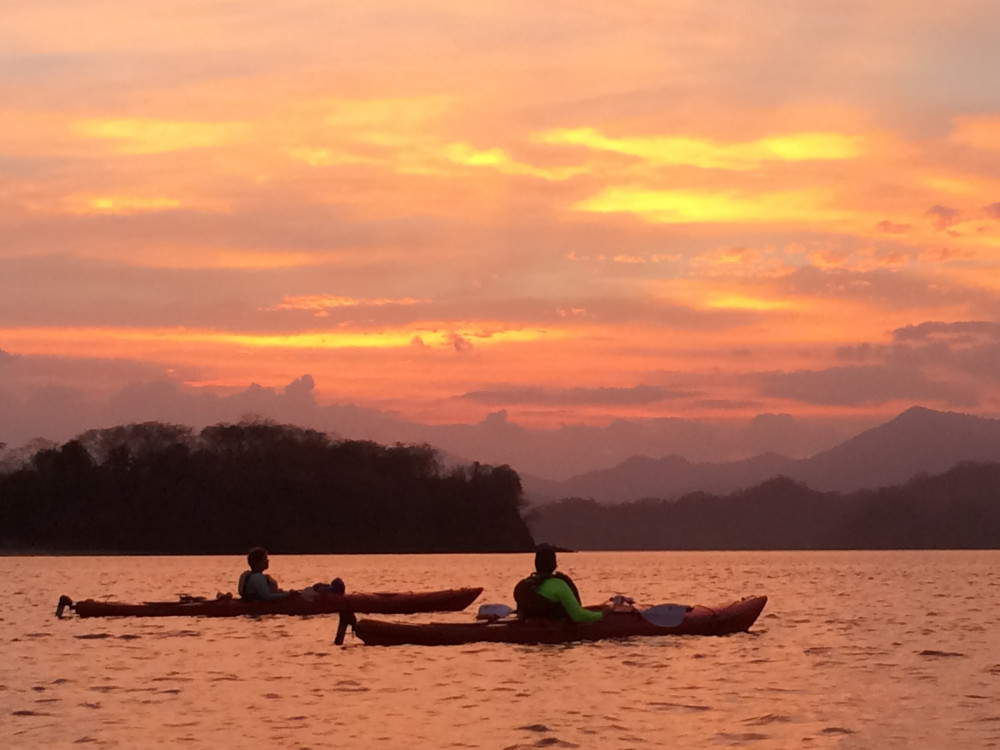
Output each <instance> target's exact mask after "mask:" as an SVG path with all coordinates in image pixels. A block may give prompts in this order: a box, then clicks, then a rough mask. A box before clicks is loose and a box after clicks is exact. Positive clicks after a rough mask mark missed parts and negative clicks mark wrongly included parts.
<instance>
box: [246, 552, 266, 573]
mask: <svg viewBox="0 0 1000 750" xmlns="http://www.w3.org/2000/svg"><path fill="white" fill-rule="evenodd" d="M247 562H248V563H249V564H250V570H252V571H254V572H255V573H262V572H263V571H265V570H267V566H268V559H267V550H266V549H264V548H263V547H254V548H253V549H252V550H250V552H249V553H248V554H247Z"/></svg>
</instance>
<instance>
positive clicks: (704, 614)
mask: <svg viewBox="0 0 1000 750" xmlns="http://www.w3.org/2000/svg"><path fill="white" fill-rule="evenodd" d="M765 604H767V597H766V596H752V597H747V598H745V599H741V600H740V601H738V602H733V603H732V604H729V605H727V606H724V607H715V608H713V607H704V606H701V605H697V606H694V607H681V606H679V605H662V606H664V607H676V608H678V609H679V614H678V616H677V618H676V621H674V622H673V623H672V624H669V625H663V624H655V623H654V622H651V621H650V619H647V617H646V616H644V610H641V609H636V608H632V609H630V610H627V611H611V612H608V611H606V612H605V615H604V619H603V620H601V621H600V622H589V623H573V622H570V621H568V620H544V619H529V620H516V619H509V620H506V619H505V620H499V621H494V622H473V623H428V624H404V623H396V622H384V621H382V620H360V621H358V623H357V625H356V626H355V627H354V632H355V634H356V635H357V636H358V638H360V639H361V640H362V641H364V642H365V644H367V645H369V646H397V645H402V644H413V645H418V646H457V645H461V644H465V643H566V642H569V641H600V640H604V639H608V638H630V637H632V636H650V635H729V634H731V633H742V632H745V631H747V630H749V629H750V626H751V625H753V624H754V622H756V621H757V618H758V617H759V616H760V613H761V611H762V610H763V609H764V605H765ZM659 609H661V608H660V607H652V608H650V609H649V610H645V612H648V613H652V612H653V610H659ZM651 619H653V620H656V619H658V618H655V617H653V618H651ZM660 622H663V620H660Z"/></svg>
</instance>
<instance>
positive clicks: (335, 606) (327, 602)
mask: <svg viewBox="0 0 1000 750" xmlns="http://www.w3.org/2000/svg"><path fill="white" fill-rule="evenodd" d="M482 592H483V590H482V589H481V588H463V589H446V590H443V591H423V592H399V593H391V592H376V593H370V594H364V593H357V594H330V593H317V594H315V595H313V596H311V597H307V596H302V595H299V594H293V595H292V596H288V597H285V598H284V599H276V600H274V601H270V602H259V601H246V600H243V599H238V598H234V597H232V596H229V595H226V596H222V597H219V598H216V599H201V598H191V597H181V599H180V600H179V601H174V602H142V603H139V604H123V603H120V602H100V601H94V600H93V599H85V600H84V601H81V602H73V601H72V600H71V599H70V598H69V597H67V596H64V597H62V598H61V599H60V600H59V607H58V608H57V610H56V615H58V616H61V615H62V612H63V610H64V609H65V608H69V609H71V610H73V611H75V612H76V614H77V615H79V616H80V617H238V616H240V615H324V614H331V613H335V612H366V613H377V614H387V615H403V614H412V613H415V612H457V611H458V610H461V609H465V608H466V607H468V606H469V605H470V604H472V602H473V601H475V599H476V597H478V596H479V595H480V594H481V593H482Z"/></svg>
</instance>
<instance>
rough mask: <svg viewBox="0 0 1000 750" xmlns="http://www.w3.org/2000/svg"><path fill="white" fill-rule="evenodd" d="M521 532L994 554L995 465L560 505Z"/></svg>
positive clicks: (585, 545) (581, 543)
mask: <svg viewBox="0 0 1000 750" xmlns="http://www.w3.org/2000/svg"><path fill="white" fill-rule="evenodd" d="M528 524H529V526H530V527H531V530H532V532H533V533H534V534H535V536H536V538H538V539H544V540H546V541H549V542H552V543H554V544H559V545H562V546H566V547H572V548H575V549H606V550H615V549H634V550H640V549H642V550H657V549H661V550H701V549H998V548H1000V464H997V463H972V462H967V463H962V464H959V465H958V466H956V467H954V468H953V469H951V470H950V471H947V472H945V473H943V474H938V475H936V476H921V477H916V478H914V479H912V480H910V481H909V482H907V483H905V484H901V485H897V486H891V487H883V488H880V489H877V490H861V491H858V492H853V493H850V494H841V493H837V492H819V491H816V490H813V489H810V488H809V487H807V486H806V485H804V484H800V483H798V482H795V481H793V480H791V479H788V478H786V477H777V478H775V479H771V480H768V481H766V482H763V483H762V484H759V485H757V486H755V487H752V488H750V489H746V490H742V491H740V492H734V493H732V494H729V495H710V494H707V493H704V492H695V493H691V494H688V495H685V496H683V497H681V498H679V499H677V500H640V501H634V502H629V503H622V504H618V505H602V504H600V503H597V502H595V501H593V500H583V499H578V498H577V499H566V500H561V501H559V502H556V503H552V504H549V505H543V506H539V507H538V508H536V509H535V510H534V511H532V512H531V513H530V514H529V516H528Z"/></svg>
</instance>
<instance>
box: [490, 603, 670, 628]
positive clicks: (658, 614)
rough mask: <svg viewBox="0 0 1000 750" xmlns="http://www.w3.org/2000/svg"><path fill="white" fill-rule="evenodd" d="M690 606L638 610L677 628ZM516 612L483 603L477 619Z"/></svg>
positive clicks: (651, 620) (658, 623)
mask: <svg viewBox="0 0 1000 750" xmlns="http://www.w3.org/2000/svg"><path fill="white" fill-rule="evenodd" d="M687 611H688V608H687V607H685V606H684V605H683V604H657V605H656V606H654V607H647V608H646V609H642V610H638V612H639V614H641V615H642V618H643V619H644V620H645V621H646V622H648V623H650V624H652V625H656V626H657V627H659V628H676V627H677V626H678V625H680V624H681V622H683V620H684V615H685V614H686V613H687ZM512 614H514V609H513V608H511V607H508V606H507V605H506V604H481V605H479V611H478V612H477V613H476V619H477V620H490V621H491V622H493V621H496V620H502V619H503V618H505V617H509V616H510V615H512Z"/></svg>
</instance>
